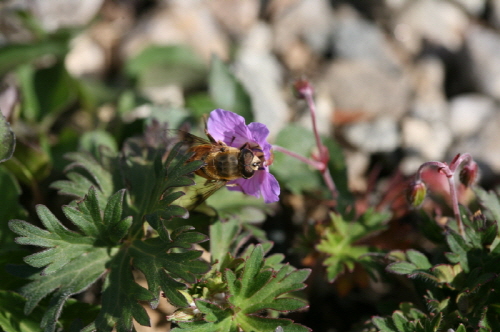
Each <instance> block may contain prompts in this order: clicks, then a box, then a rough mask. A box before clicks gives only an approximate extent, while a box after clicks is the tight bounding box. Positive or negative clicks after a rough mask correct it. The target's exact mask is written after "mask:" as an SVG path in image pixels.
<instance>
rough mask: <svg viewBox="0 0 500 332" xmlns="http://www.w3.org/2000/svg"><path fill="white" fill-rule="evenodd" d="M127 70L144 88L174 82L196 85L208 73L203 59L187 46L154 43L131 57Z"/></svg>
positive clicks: (175, 83) (194, 86) (183, 84)
mask: <svg viewBox="0 0 500 332" xmlns="http://www.w3.org/2000/svg"><path fill="white" fill-rule="evenodd" d="M125 70H126V71H127V73H128V74H129V75H130V76H132V77H136V78H137V79H138V83H139V86H140V87H143V88H147V87H152V86H168V85H173V84H174V85H180V86H182V87H184V88H187V89H189V88H196V87H199V86H200V83H201V84H204V83H205V79H206V75H207V68H206V66H205V64H204V63H203V60H202V59H200V58H199V57H198V56H197V55H196V53H195V52H193V51H192V50H191V49H189V48H187V47H185V46H150V47H148V48H146V49H144V50H143V51H142V52H141V53H139V54H138V55H137V56H135V57H134V58H132V59H131V60H129V61H128V62H127V63H126V66H125Z"/></svg>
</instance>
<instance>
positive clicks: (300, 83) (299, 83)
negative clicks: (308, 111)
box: [293, 79, 313, 98]
mask: <svg viewBox="0 0 500 332" xmlns="http://www.w3.org/2000/svg"><path fill="white" fill-rule="evenodd" d="M293 87H294V90H295V91H294V92H295V94H296V95H297V97H298V98H305V96H306V95H312V94H313V87H312V85H311V83H310V82H309V81H308V80H306V79H298V80H296V81H295V83H294V85H293Z"/></svg>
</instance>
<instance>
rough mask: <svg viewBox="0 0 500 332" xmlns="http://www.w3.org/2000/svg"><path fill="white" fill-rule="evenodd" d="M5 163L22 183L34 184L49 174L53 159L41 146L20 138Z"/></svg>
mask: <svg viewBox="0 0 500 332" xmlns="http://www.w3.org/2000/svg"><path fill="white" fill-rule="evenodd" d="M3 165H4V166H5V167H6V168H7V169H8V170H9V171H10V172H11V173H12V174H14V175H15V177H16V178H17V179H18V180H19V181H20V182H21V183H24V184H26V185H29V186H33V185H35V183H36V182H38V181H40V180H43V179H45V178H46V177H47V176H48V175H49V171H50V167H51V160H50V156H49V155H48V153H47V152H46V151H44V150H43V149H42V148H41V147H39V146H36V144H27V143H26V142H23V141H21V140H18V141H17V143H16V150H15V151H14V155H13V156H12V158H10V159H9V160H7V161H6V162H5V163H4V164H3Z"/></svg>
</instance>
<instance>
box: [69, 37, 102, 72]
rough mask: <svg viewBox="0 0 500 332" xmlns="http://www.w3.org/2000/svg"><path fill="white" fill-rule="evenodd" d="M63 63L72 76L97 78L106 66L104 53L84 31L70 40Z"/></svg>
mask: <svg viewBox="0 0 500 332" xmlns="http://www.w3.org/2000/svg"><path fill="white" fill-rule="evenodd" d="M65 65H66V69H67V70H68V72H69V73H70V74H72V75H73V76H76V77H86V78H93V79H99V78H102V75H103V74H104V70H105V68H106V54H105V52H104V50H103V49H102V47H101V46H100V45H99V44H98V43H97V42H96V41H95V40H94V39H92V38H91V37H90V36H89V35H88V34H86V33H84V34H81V35H79V36H77V37H76V38H74V39H73V40H72V41H71V48H70V51H69V53H68V55H67V56H66V58H65Z"/></svg>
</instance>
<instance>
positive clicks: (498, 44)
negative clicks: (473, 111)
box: [466, 25, 500, 99]
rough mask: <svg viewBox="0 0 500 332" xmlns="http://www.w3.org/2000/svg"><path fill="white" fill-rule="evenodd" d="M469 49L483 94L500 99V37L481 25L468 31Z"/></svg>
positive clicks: (474, 26) (476, 78)
mask: <svg viewBox="0 0 500 332" xmlns="http://www.w3.org/2000/svg"><path fill="white" fill-rule="evenodd" d="M466 41H467V44H466V45H467V49H468V50H469V53H470V56H471V59H472V70H473V72H474V76H475V80H476V82H477V85H478V87H479V89H480V90H481V92H483V93H486V94H489V95H491V96H493V97H494V98H496V99H500V58H499V57H498V54H500V36H499V35H498V33H496V32H495V31H492V30H489V29H486V28H484V27H481V26H479V25H473V26H471V28H470V29H468V30H467V35H466Z"/></svg>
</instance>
